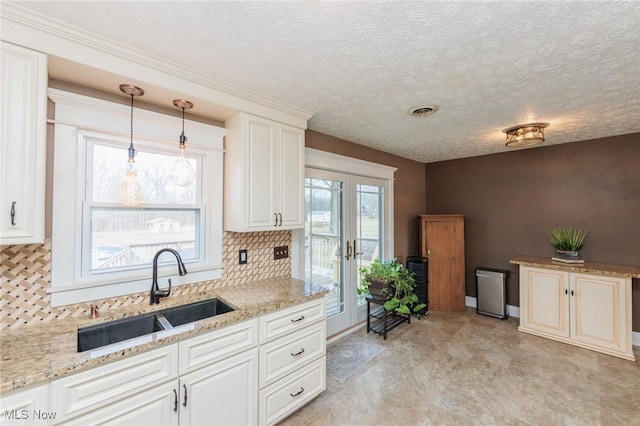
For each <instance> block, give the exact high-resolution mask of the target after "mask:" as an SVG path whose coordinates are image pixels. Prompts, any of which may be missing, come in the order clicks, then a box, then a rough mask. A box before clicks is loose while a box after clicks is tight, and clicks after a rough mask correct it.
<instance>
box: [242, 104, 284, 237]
mask: <svg viewBox="0 0 640 426" xmlns="http://www.w3.org/2000/svg"><path fill="white" fill-rule="evenodd" d="M246 132H247V133H246V139H247V140H246V143H247V150H246V156H247V158H246V165H247V167H246V170H245V173H246V175H245V176H246V177H247V179H246V186H245V188H244V189H245V191H247V194H248V198H247V212H246V214H247V215H248V216H247V226H248V227H249V228H262V229H273V228H275V225H276V219H277V217H276V216H275V213H276V212H277V210H276V206H275V195H276V192H275V191H276V188H275V186H274V181H275V172H276V170H275V155H276V153H275V149H276V146H275V137H276V124H275V123H274V122H272V121H270V120H265V119H262V118H260V117H252V116H247V122H246ZM238 196H241V194H238Z"/></svg>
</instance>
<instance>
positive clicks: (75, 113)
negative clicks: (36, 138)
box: [48, 89, 226, 306]
mask: <svg viewBox="0 0 640 426" xmlns="http://www.w3.org/2000/svg"><path fill="white" fill-rule="evenodd" d="M49 98H50V99H51V100H52V101H53V102H54V103H55V131H54V166H53V220H52V240H51V244H52V255H51V286H50V288H49V290H48V292H49V293H50V294H51V305H52V306H63V305H68V304H72V303H81V302H87V301H91V300H99V299H104V298H109V297H117V296H122V295H126V294H132V293H138V292H146V291H149V289H150V287H151V275H152V274H151V272H152V271H151V269H152V268H151V266H148V267H145V268H136V269H132V270H126V271H118V272H113V273H100V274H89V275H84V276H83V274H82V264H81V262H82V256H81V254H82V253H81V252H82V249H83V245H82V242H83V235H82V230H83V229H87V228H85V227H86V223H83V202H84V201H85V200H84V198H85V197H84V192H85V181H84V179H85V159H86V146H85V144H84V143H83V141H84V138H85V136H91V137H95V136H98V137H100V138H104V136H105V135H107V136H108V137H109V138H110V139H112V140H114V141H118V140H123V141H128V140H129V134H128V132H127V131H128V130H129V125H130V122H129V120H130V112H131V111H130V107H129V106H127V105H122V104H115V103H112V102H108V101H104V100H100V99H95V98H90V97H87V96H83V95H78V94H74V93H69V92H65V91H62V90H58V89H49ZM134 108H135V104H134ZM181 126H182V120H181V118H179V117H172V116H168V115H164V114H160V113H156V112H151V111H147V110H143V109H140V108H135V110H134V144H136V146H137V147H138V148H140V147H142V146H144V145H149V144H151V145H152V146H154V147H156V146H157V148H158V150H165V149H166V150H171V149H172V148H173V149H175V151H176V154H177V151H178V149H177V148H178V136H179V134H180V131H181ZM185 128H186V129H187V132H186V133H187V135H188V137H189V141H188V148H187V149H189V147H190V148H191V149H192V150H193V151H194V153H195V152H197V153H198V154H200V155H202V156H203V157H202V164H203V167H202V169H203V173H202V182H201V183H202V191H201V193H200V194H199V197H201V199H200V200H199V201H200V203H201V217H200V234H199V237H200V238H201V242H202V244H201V250H202V251H203V252H204V253H203V257H202V261H201V262H196V263H189V264H187V270H188V274H187V275H184V276H182V277H180V276H179V275H178V274H177V268H176V265H175V264H174V263H173V262H169V263H168V264H167V265H165V266H160V267H159V268H158V277H170V278H171V280H172V283H173V285H174V286H180V285H185V284H191V283H195V282H201V281H209V280H215V279H218V278H220V277H221V276H222V268H223V266H222V190H223V181H222V179H223V137H224V135H225V134H226V129H223V128H219V127H215V126H212V125H208V124H203V123H198V122H194V121H190V120H188V121H186V122H185ZM127 143H128V142H127ZM123 161H126V158H124V159H123ZM148 207H154V205H149V206H148ZM185 207H186V208H188V207H189V206H185ZM85 239H86V238H85ZM160 286H161V287H164V286H165V285H163V283H162V282H161V283H160Z"/></svg>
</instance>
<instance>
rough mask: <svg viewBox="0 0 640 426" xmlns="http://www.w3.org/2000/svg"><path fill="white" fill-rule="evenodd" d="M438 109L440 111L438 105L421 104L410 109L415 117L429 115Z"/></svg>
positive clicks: (410, 113)
mask: <svg viewBox="0 0 640 426" xmlns="http://www.w3.org/2000/svg"><path fill="white" fill-rule="evenodd" d="M436 111H438V107H437V106H436V105H421V106H417V107H413V108H411V109H409V115H413V116H414V117H426V116H428V115H432V114H435V112H436Z"/></svg>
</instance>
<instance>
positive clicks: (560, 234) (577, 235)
mask: <svg viewBox="0 0 640 426" xmlns="http://www.w3.org/2000/svg"><path fill="white" fill-rule="evenodd" d="M586 236H587V233H586V232H585V231H583V230H582V229H579V228H572V227H557V228H554V229H553V230H552V231H551V232H550V233H549V241H550V242H551V244H553V246H554V247H555V248H556V251H557V254H558V257H562V258H568V259H578V256H579V254H580V249H581V248H582V245H583V243H584V238H585V237H586Z"/></svg>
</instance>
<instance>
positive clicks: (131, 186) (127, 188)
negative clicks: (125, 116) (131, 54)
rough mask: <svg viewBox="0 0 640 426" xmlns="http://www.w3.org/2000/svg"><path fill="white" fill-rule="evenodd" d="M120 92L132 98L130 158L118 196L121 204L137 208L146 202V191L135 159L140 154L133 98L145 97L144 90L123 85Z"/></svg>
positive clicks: (118, 189)
mask: <svg viewBox="0 0 640 426" xmlns="http://www.w3.org/2000/svg"><path fill="white" fill-rule="evenodd" d="M120 91H121V92H123V93H126V94H127V95H130V96H131V141H130V143H129V158H127V165H126V167H125V171H124V176H123V177H122V179H120V182H118V186H117V187H116V196H117V198H118V201H119V202H120V203H122V204H124V205H127V206H135V205H137V204H140V203H141V202H142V201H143V200H144V197H145V191H144V186H143V185H142V182H140V179H138V166H137V165H136V159H135V156H136V154H137V153H138V152H137V151H136V149H135V147H134V146H133V97H134V96H142V95H144V90H142V89H141V88H139V87H136V86H133V85H130V84H121V85H120Z"/></svg>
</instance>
